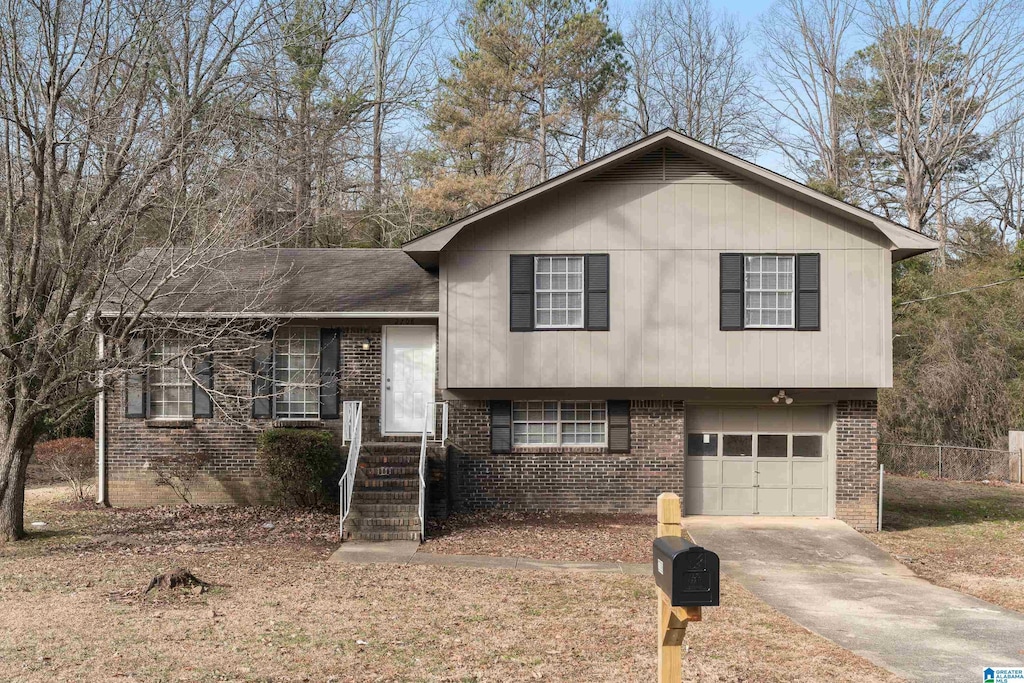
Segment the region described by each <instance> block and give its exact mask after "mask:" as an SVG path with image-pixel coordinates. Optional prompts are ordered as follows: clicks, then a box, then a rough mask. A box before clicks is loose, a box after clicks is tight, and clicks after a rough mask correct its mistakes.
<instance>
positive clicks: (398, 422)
mask: <svg viewBox="0 0 1024 683" xmlns="http://www.w3.org/2000/svg"><path fill="white" fill-rule="evenodd" d="M436 338H437V328H435V327H434V326H433V325H387V326H385V327H384V372H383V375H384V377H383V380H384V387H383V394H384V400H383V406H384V420H383V424H384V433H385V434H420V433H421V432H422V431H423V418H424V411H425V410H426V405H427V402H428V401H433V400H434V359H435V353H436V352H435V346H434V344H435V340H436Z"/></svg>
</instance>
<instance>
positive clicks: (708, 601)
mask: <svg viewBox="0 0 1024 683" xmlns="http://www.w3.org/2000/svg"><path fill="white" fill-rule="evenodd" d="M654 581H655V583H657V584H658V587H659V588H660V589H661V590H662V591H664V592H665V595H667V596H668V598H669V600H670V601H671V603H672V606H673V607H696V606H701V607H715V606H717V605H718V604H719V598H718V555H716V554H715V553H713V552H711V551H710V550H705V549H704V548H701V547H700V546H699V545H694V544H693V543H690V542H689V541H686V540H684V539H682V538H679V537H678V536H662V537H660V538H656V539H654Z"/></svg>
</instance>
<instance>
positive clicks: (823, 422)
mask: <svg viewBox="0 0 1024 683" xmlns="http://www.w3.org/2000/svg"><path fill="white" fill-rule="evenodd" d="M791 415H792V419H793V426H792V430H793V431H794V432H807V433H810V434H824V433H825V432H827V431H828V427H829V424H828V406H806V407H801V408H799V409H793V410H792V411H791Z"/></svg>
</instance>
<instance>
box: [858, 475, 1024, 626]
mask: <svg viewBox="0 0 1024 683" xmlns="http://www.w3.org/2000/svg"><path fill="white" fill-rule="evenodd" d="M883 521H884V526H883V530H882V532H881V533H879V534H871V535H869V538H871V539H872V540H874V541H875V542H876V543H878V544H879V545H880V546H882V547H883V548H885V549H886V550H888V551H889V552H890V553H891V554H893V555H894V556H895V557H896V558H897V559H898V560H900V561H901V562H903V563H904V564H906V565H907V566H908V567H910V568H911V569H913V570H914V571H915V572H917V573H918V574H919V575H921V576H922V577H924V578H926V579H928V580H929V581H932V582H934V583H936V584H939V585H941V586H946V587H948V588H953V589H955V590H959V591H962V592H964V593H968V594H970V595H974V596H976V597H979V598H981V599H983V600H987V601H989V602H992V603H995V604H997V605H1002V606H1003V607H1007V608H1009V609H1015V610H1019V611H1024V554H1022V553H1021V552H1020V549H1021V547H1024V487H1022V486H1020V485H1018V484H1003V483H997V484H979V483H972V482H951V481H936V480H927V479H914V478H908V477H897V476H888V477H886V480H885V512H884V515H883Z"/></svg>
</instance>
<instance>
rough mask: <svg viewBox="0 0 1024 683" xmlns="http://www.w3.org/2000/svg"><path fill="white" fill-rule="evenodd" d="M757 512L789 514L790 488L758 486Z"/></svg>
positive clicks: (760, 513) (761, 513)
mask: <svg viewBox="0 0 1024 683" xmlns="http://www.w3.org/2000/svg"><path fill="white" fill-rule="evenodd" d="M755 490H756V491H757V514H759V515H790V514H792V512H791V510H790V507H789V495H790V490H789V489H788V488H780V489H771V488H758V489H755Z"/></svg>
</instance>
